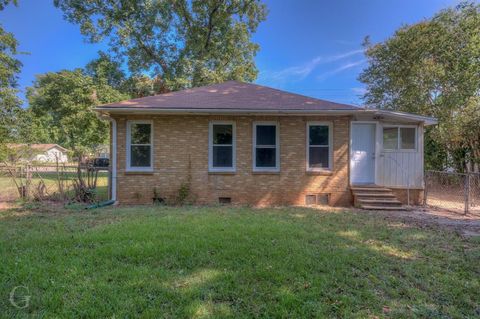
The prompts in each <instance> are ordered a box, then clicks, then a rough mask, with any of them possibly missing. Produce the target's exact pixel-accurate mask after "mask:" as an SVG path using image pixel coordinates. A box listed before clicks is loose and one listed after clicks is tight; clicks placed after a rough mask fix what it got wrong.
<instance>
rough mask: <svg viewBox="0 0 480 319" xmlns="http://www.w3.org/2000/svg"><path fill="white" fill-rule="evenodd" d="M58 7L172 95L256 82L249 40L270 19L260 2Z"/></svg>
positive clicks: (133, 0)
mask: <svg viewBox="0 0 480 319" xmlns="http://www.w3.org/2000/svg"><path fill="white" fill-rule="evenodd" d="M54 3H55V5H56V6H57V7H59V8H60V9H61V10H63V12H64V16H65V18H66V19H67V20H68V21H70V22H73V23H77V24H79V25H80V30H81V32H82V33H83V34H84V35H85V36H86V37H87V38H88V40H89V41H91V42H99V41H101V40H103V39H104V38H109V40H110V47H111V49H112V51H113V52H114V53H116V54H117V55H118V56H119V57H121V58H126V60H127V62H128V67H129V69H130V71H131V72H132V73H133V74H137V75H138V74H142V73H144V72H145V71H146V72H152V73H153V74H155V75H156V76H155V77H157V76H159V77H160V78H161V80H162V85H163V86H164V87H166V88H167V89H169V90H177V89H181V88H185V87H190V86H199V85H204V84H208V83H215V82H222V81H225V80H229V79H231V80H243V81H253V80H254V79H255V78H256V76H257V69H256V67H255V64H254V56H255V54H256V52H257V51H258V49H259V46H258V45H257V44H255V43H252V42H251V41H250V38H251V36H252V34H253V33H254V32H255V31H256V29H257V27H258V25H259V23H260V22H262V21H263V20H264V19H265V17H266V7H265V5H264V4H262V3H261V2H260V1H259V0H226V1H217V0H208V1H204V0H193V1H187V0H167V1H145V0H144V1H138V0H125V1H122V2H121V5H119V4H117V3H116V2H114V1H76V0H55V1H54Z"/></svg>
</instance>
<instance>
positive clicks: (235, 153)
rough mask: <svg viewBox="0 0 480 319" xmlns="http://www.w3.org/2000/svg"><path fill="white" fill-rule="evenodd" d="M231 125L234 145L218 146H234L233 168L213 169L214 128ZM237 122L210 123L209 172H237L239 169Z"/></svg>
mask: <svg viewBox="0 0 480 319" xmlns="http://www.w3.org/2000/svg"><path fill="white" fill-rule="evenodd" d="M214 125H231V126H232V144H218V146H222V145H223V146H232V167H213V146H216V145H214V144H213V126H214ZM236 131H237V129H236V125H235V121H210V123H209V126H208V171H209V172H231V173H234V172H236V167H237V133H236Z"/></svg>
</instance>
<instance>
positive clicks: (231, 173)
mask: <svg viewBox="0 0 480 319" xmlns="http://www.w3.org/2000/svg"><path fill="white" fill-rule="evenodd" d="M235 174H237V172H235V171H208V175H235Z"/></svg>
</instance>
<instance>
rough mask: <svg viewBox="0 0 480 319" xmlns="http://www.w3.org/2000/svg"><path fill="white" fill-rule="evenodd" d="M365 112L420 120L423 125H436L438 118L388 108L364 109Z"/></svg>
mask: <svg viewBox="0 0 480 319" xmlns="http://www.w3.org/2000/svg"><path fill="white" fill-rule="evenodd" d="M365 111H366V112H371V113H374V114H378V115H388V116H392V117H394V118H399V119H405V120H412V121H417V122H422V123H423V124H424V125H425V126H430V125H436V124H438V120H437V119H436V118H434V117H430V116H423V115H417V114H412V113H405V112H400V111H390V110H379V109H366V110H365Z"/></svg>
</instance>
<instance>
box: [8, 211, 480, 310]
mask: <svg viewBox="0 0 480 319" xmlns="http://www.w3.org/2000/svg"><path fill="white" fill-rule="evenodd" d="M0 260H2V262H1V263H0V295H1V296H3V297H2V298H0V309H2V315H3V316H5V317H14V316H19V317H71V318H72V317H84V318H87V317H88V318H104V317H108V318H113V317H115V318H123V317H167V318H210V317H217V318H220V317H221V318H224V317H231V318H238V317H240V318H245V317H277V318H278V317H292V318H301V317H303V318H305V317H308V318H311V317H343V318H345V317H358V318H367V317H368V318H376V317H395V318H412V317H422V318H450V317H452V318H462V317H464V318H467V317H469V318H473V317H476V316H478V315H479V311H480V304H479V300H480V279H479V278H480V276H479V274H480V263H479V260H480V248H479V245H478V241H477V242H475V241H474V240H473V239H470V240H466V239H463V238H461V237H459V236H458V235H456V234H455V233H452V232H449V231H445V230H442V229H436V228H431V229H430V228H419V227H417V226H416V225H412V224H408V223H406V222H405V223H404V222H394V221H391V220H387V219H384V218H380V217H379V215H378V214H377V215H374V214H369V213H365V212H363V213H354V212H341V211H338V212H336V213H325V212H323V213H322V212H319V211H317V210H313V209H306V208H282V209H262V210H254V209H250V208H227V207H204V208H196V207H181V208H171V207H152V206H151V207H123V208H108V209H99V210H93V211H86V212H85V211H81V212H80V211H64V210H55V209H53V208H48V209H47V208H42V209H37V210H29V209H19V210H10V211H4V212H0ZM20 285H22V286H25V287H28V294H29V296H31V298H30V301H29V305H28V307H26V308H25V309H17V308H15V307H13V306H12V305H11V304H10V301H9V298H8V296H9V294H10V292H11V291H12V289H13V288H14V287H16V286H20Z"/></svg>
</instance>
